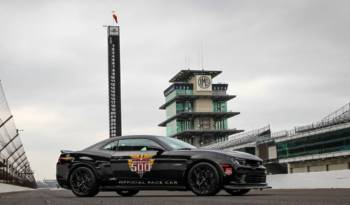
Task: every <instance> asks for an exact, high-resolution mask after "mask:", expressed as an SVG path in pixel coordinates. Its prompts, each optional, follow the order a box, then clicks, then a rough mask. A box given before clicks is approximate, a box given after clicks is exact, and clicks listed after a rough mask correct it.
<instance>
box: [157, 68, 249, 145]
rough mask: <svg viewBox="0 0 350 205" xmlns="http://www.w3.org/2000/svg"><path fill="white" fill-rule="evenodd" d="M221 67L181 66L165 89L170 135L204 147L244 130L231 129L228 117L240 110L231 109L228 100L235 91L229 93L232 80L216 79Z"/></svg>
mask: <svg viewBox="0 0 350 205" xmlns="http://www.w3.org/2000/svg"><path fill="white" fill-rule="evenodd" d="M221 72H222V71H217V70H215V71H214V70H181V71H180V72H179V73H177V74H176V75H175V76H174V77H173V78H171V79H170V81H169V82H170V83H171V85H170V86H169V87H168V88H167V89H165V91H164V96H165V98H166V100H165V104H163V105H162V106H160V108H159V109H162V110H166V120H165V121H163V122H162V123H160V124H159V126H161V127H166V135H167V136H168V137H174V138H177V139H180V140H183V141H185V142H188V143H190V144H193V145H195V146H198V147H201V146H205V145H209V144H212V143H216V142H222V141H225V140H227V139H228V136H230V135H232V134H235V133H239V132H242V131H243V130H237V129H234V128H232V129H230V128H228V125H227V120H228V118H231V117H233V116H235V115H238V114H239V112H232V111H228V110H227V101H229V100H231V99H233V98H235V97H236V96H235V95H228V94H227V93H226V90H227V87H228V84H222V83H212V80H213V79H214V78H215V77H216V76H217V75H219V74H220V73H221Z"/></svg>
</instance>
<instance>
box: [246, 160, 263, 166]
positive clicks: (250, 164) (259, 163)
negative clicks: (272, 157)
mask: <svg viewBox="0 0 350 205" xmlns="http://www.w3.org/2000/svg"><path fill="white" fill-rule="evenodd" d="M245 163H246V165H248V166H251V167H258V166H260V165H261V164H262V163H261V162H260V161H256V160H246V162H245Z"/></svg>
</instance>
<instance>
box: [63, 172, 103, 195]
mask: <svg viewBox="0 0 350 205" xmlns="http://www.w3.org/2000/svg"><path fill="white" fill-rule="evenodd" d="M69 184H70V187H71V189H72V192H73V194H75V195H76V196H79V197H93V196H95V195H96V194H98V192H99V190H98V185H97V181H96V176H95V174H94V172H93V171H92V170H91V169H89V168H87V167H78V168H76V169H74V170H73V172H72V174H71V175H70V178H69Z"/></svg>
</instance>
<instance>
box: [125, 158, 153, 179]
mask: <svg viewBox="0 0 350 205" xmlns="http://www.w3.org/2000/svg"><path fill="white" fill-rule="evenodd" d="M153 156H154V155H151V154H135V155H131V156H130V157H131V159H129V160H128V165H129V168H130V170H131V171H132V172H136V173H137V174H138V175H139V176H140V178H141V177H142V176H143V174H144V173H145V172H149V171H151V169H152V166H153V164H154V159H152V157H153Z"/></svg>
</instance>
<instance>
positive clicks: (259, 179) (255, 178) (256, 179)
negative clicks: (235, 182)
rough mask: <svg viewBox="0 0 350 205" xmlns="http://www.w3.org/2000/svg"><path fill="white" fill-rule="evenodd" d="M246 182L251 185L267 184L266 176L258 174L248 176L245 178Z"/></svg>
mask: <svg viewBox="0 0 350 205" xmlns="http://www.w3.org/2000/svg"><path fill="white" fill-rule="evenodd" d="M245 182H246V183H249V184H255V183H265V182H266V176H265V175H261V174H260V175H258V174H247V175H246V176H245Z"/></svg>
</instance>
